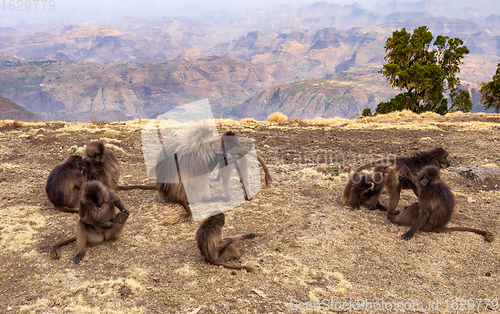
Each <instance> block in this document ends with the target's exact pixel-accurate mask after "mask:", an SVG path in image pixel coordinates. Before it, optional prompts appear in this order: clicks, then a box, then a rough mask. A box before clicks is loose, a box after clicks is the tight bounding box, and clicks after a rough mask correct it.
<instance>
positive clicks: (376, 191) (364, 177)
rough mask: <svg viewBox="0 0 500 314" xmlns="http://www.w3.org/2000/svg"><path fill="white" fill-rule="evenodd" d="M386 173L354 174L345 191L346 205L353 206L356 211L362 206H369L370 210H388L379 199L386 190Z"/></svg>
mask: <svg viewBox="0 0 500 314" xmlns="http://www.w3.org/2000/svg"><path fill="white" fill-rule="evenodd" d="M385 174H386V173H385V172H383V171H382V172H370V173H364V172H354V173H353V174H352V176H351V180H350V182H351V183H352V184H347V185H346V187H345V189H344V194H343V200H344V203H347V204H349V205H351V206H352V207H353V208H355V209H359V206H360V205H363V204H368V207H369V208H370V210H375V209H380V210H387V208H386V207H385V206H383V205H382V204H381V203H380V201H379V199H380V193H382V191H383V189H384V186H385V185H384V175H385Z"/></svg>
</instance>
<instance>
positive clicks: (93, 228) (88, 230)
mask: <svg viewBox="0 0 500 314" xmlns="http://www.w3.org/2000/svg"><path fill="white" fill-rule="evenodd" d="M115 206H116V207H118V208H119V210H120V211H119V212H118V213H116V210H115ZM78 214H79V215H80V220H79V221H78V222H77V225H76V237H72V238H69V239H67V240H62V241H60V242H58V243H56V244H54V245H53V246H52V248H51V249H50V253H49V254H50V257H51V258H53V259H58V258H59V257H60V252H59V251H58V249H59V247H61V246H63V245H66V244H68V243H71V242H73V241H75V240H76V246H77V248H78V253H77V254H76V256H75V257H74V258H73V261H74V262H75V264H78V263H79V262H80V261H81V260H82V259H83V257H84V256H85V252H86V247H87V245H88V244H97V243H101V242H103V241H107V240H114V239H117V238H118V237H120V235H121V233H122V232H123V228H124V227H125V222H126V220H127V218H128V216H129V212H128V210H127V209H125V206H124V205H123V203H122V201H121V199H120V197H119V196H118V195H117V194H116V193H115V192H114V191H113V190H111V189H109V188H108V187H106V186H105V185H104V184H103V183H102V182H100V181H91V182H86V183H84V184H83V186H82V190H81V192H80V208H79V210H78Z"/></svg>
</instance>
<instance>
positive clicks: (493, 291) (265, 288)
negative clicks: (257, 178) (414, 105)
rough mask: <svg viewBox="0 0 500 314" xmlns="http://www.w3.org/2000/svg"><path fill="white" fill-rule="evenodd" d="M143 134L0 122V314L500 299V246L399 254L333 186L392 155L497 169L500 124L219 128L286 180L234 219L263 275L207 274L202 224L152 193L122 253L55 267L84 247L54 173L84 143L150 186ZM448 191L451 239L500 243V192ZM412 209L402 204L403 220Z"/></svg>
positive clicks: (233, 229) (474, 187)
mask: <svg viewBox="0 0 500 314" xmlns="http://www.w3.org/2000/svg"><path fill="white" fill-rule="evenodd" d="M145 122H146V121H134V122H126V123H125V122H116V123H109V124H102V125H101V124H80V123H71V124H70V123H24V124H23V125H22V126H19V125H15V126H14V125H13V122H12V121H3V122H0V132H1V133H0V295H1V296H2V298H0V312H2V313H9V312H11V313H17V312H33V313H69V312H78V313H127V312H130V313H141V312H142V313H281V312H290V311H291V309H290V304H291V302H292V304H293V305H298V303H299V302H321V301H322V300H329V301H328V302H330V301H331V302H349V301H350V300H352V301H351V302H353V303H356V302H358V301H357V300H366V301H367V302H375V303H374V304H373V305H372V306H377V305H376V304H377V303H376V302H380V303H378V304H382V303H381V302H382V301H383V302H384V304H385V306H388V305H387V304H388V303H390V304H391V305H392V306H393V311H394V310H395V309H396V306H397V305H398V304H401V302H403V303H402V304H404V302H410V303H413V302H416V303H415V304H416V305H415V306H416V307H417V311H416V312H428V306H429V303H434V304H436V303H435V302H439V303H438V305H439V312H447V311H446V303H445V302H446V301H448V306H449V309H451V304H452V301H453V300H454V299H457V300H458V301H460V300H467V299H497V300H498V299H499V293H498V292H499V287H498V282H499V278H500V277H499V276H500V263H499V260H500V256H499V253H500V246H499V241H498V239H497V240H496V241H494V242H493V243H487V242H485V241H484V239H483V238H482V237H481V236H479V235H477V234H473V233H467V232H456V233H450V234H438V233H417V234H416V236H415V237H414V238H413V239H412V240H410V241H408V242H406V241H402V240H401V239H400V236H401V234H403V233H404V232H406V231H407V229H408V228H407V227H403V226H396V225H393V224H391V223H390V222H389V221H388V219H387V218H386V216H385V213H384V212H382V211H369V210H368V209H367V208H366V207H362V208H361V209H360V210H352V209H351V208H349V207H347V206H345V205H343V204H342V201H341V193H342V189H343V186H344V184H345V182H346V176H347V175H346V174H345V173H343V174H341V175H340V176H337V175H336V174H338V172H339V171H349V170H351V169H353V168H355V167H357V166H359V165H360V164H361V163H362V162H364V161H366V160H369V159H370V158H375V157H379V156H385V155H386V154H387V153H391V154H396V155H409V154H413V153H414V152H416V151H417V150H425V149H429V148H432V147H436V146H443V147H444V148H446V149H447V150H448V151H449V152H450V157H451V158H450V159H451V163H452V167H456V166H466V165H488V166H493V167H500V155H499V153H498V151H499V149H500V135H499V134H500V133H499V131H500V124H499V123H500V116H499V115H485V114H474V115H451V116H449V117H435V116H429V117H427V118H424V117H418V116H417V117H415V116H387V117H385V118H377V119H363V120H357V121H349V120H332V121H315V122H314V121H285V122H281V123H268V122H254V121H246V122H244V123H237V122H231V121H227V120H221V121H218V126H219V130H220V131H221V132H222V131H225V130H227V129H234V130H236V131H237V132H238V133H239V134H241V135H244V136H248V137H250V138H253V139H254V140H255V145H256V146H257V148H258V150H259V151H260V152H261V153H262V155H263V156H264V157H265V159H266V161H267V162H268V163H269V167H270V170H271V173H272V175H273V177H274V183H273V185H272V186H271V187H269V188H266V187H263V188H262V189H261V190H260V192H259V193H258V194H257V196H256V197H255V198H254V199H253V200H251V201H248V202H246V203H244V204H243V205H241V206H239V207H237V208H235V209H233V210H230V211H229V212H227V220H226V226H227V229H226V234H228V235H232V234H236V233H242V232H256V233H258V234H260V237H258V238H256V239H254V240H247V241H244V242H243V243H242V244H241V245H240V246H241V247H242V248H245V250H246V251H245V254H244V255H243V257H242V258H241V259H240V262H241V263H242V264H251V265H258V266H259V267H260V269H261V272H260V273H258V274H249V273H246V272H245V271H236V272H234V273H232V271H231V270H229V269H225V268H220V267H217V266H213V265H209V264H206V263H205V262H204V261H203V259H202V257H201V255H200V254H199V252H198V249H197V248H196V243H195V241H194V234H195V232H196V229H197V227H198V225H199V222H192V223H184V224H180V225H175V226H162V225H159V222H160V221H162V220H163V219H164V218H166V217H168V216H169V215H172V214H174V213H176V212H179V211H181V210H182V208H181V207H180V206H177V205H172V204H165V203H164V202H163V201H162V200H161V198H160V197H159V196H158V195H157V193H156V192H154V191H139V190H133V191H120V192H119V195H120V196H121V197H122V199H123V202H124V203H125V205H126V206H127V208H128V209H129V210H130V212H131V216H130V218H129V222H128V226H127V227H126V229H125V231H124V233H123V236H122V237H121V238H120V239H118V240H117V241H114V242H106V243H104V244H101V245H98V246H94V247H91V248H90V249H89V251H88V252H87V255H86V256H85V258H84V260H83V261H82V262H81V263H80V264H78V265H75V264H74V263H73V262H72V257H73V255H74V254H75V253H76V249H75V245H74V244H70V245H68V246H66V247H63V248H62V254H61V255H62V257H61V259H60V260H51V259H50V258H49V256H48V248H49V246H50V245H51V244H52V243H53V242H54V241H57V240H59V239H62V238H65V237H68V236H71V235H72V234H73V233H74V231H75V223H76V221H77V215H76V214H68V213H61V212H57V211H55V210H54V208H53V206H52V205H51V204H50V203H49V201H48V200H47V197H46V195H45V192H44V186H45V180H46V178H47V176H48V174H49V172H50V170H51V169H52V168H53V167H54V166H55V165H56V164H58V163H60V162H61V161H62V160H63V159H65V158H66V157H67V156H68V155H70V154H73V153H81V151H82V149H83V147H84V145H85V144H86V142H87V141H89V140H96V139H104V140H105V141H107V143H108V144H109V146H110V147H111V148H113V149H114V150H115V152H116V153H117V155H118V157H119V160H120V165H121V167H122V176H121V183H122V184H132V183H147V182H148V179H147V176H146V170H145V167H144V161H143V157H142V151H141V138H140V129H141V126H142V125H144V124H145ZM318 169H320V170H321V171H318ZM324 173H327V174H324ZM443 178H444V180H445V181H446V182H447V183H448V184H449V185H450V186H451V188H452V190H453V191H454V193H455V196H456V200H457V205H456V209H455V213H454V216H453V218H452V221H451V223H450V225H451V226H458V225H460V226H471V227H476V228H484V229H488V230H490V231H491V232H493V233H494V234H495V236H497V238H498V233H499V231H500V230H499V227H498V226H499V219H500V210H499V207H500V200H499V197H500V190H499V189H500V180H498V179H490V180H487V181H486V182H476V181H471V180H468V179H465V178H463V177H460V176H459V175H458V174H456V173H452V172H447V171H444V172H443ZM415 200H416V197H415V196H414V195H413V194H412V192H409V191H404V192H403V194H402V199H401V202H400V205H399V207H400V208H399V209H403V207H404V206H406V205H408V204H410V203H412V202H414V201H415ZM383 202H386V199H385V198H383ZM234 263H236V264H237V263H238V261H234ZM293 300H296V301H293ZM419 302H422V304H423V306H424V308H418V307H419ZM328 304H330V303H328ZM407 304H408V303H407ZM304 305H305V304H304ZM475 306H476V309H475V310H474V311H469V310H468V311H467V312H469V313H470V312H478V313H483V312H491V311H492V310H494V309H495V307H494V305H492V304H490V305H486V303H485V301H483V303H482V304H481V305H479V308H478V309H477V307H478V301H476V303H475ZM323 309H324V308H323ZM352 309H354V308H351V310H352ZM496 309H498V307H496ZM358 310H359V313H366V312H371V311H370V308H368V309H367V308H366V306H365V307H362V308H358ZM449 312H453V311H451V310H450V311H449Z"/></svg>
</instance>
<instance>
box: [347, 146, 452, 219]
mask: <svg viewBox="0 0 500 314" xmlns="http://www.w3.org/2000/svg"><path fill="white" fill-rule="evenodd" d="M425 166H436V167H438V168H447V167H449V166H450V162H449V161H448V152H446V150H444V149H443V148H440V147H439V148H434V149H431V150H428V151H423V152H417V153H416V154H415V155H414V156H410V157H396V158H394V159H389V158H384V159H380V160H377V161H374V162H371V163H368V164H366V165H364V166H361V167H360V168H358V169H357V170H356V172H361V171H362V170H365V169H368V168H375V171H376V172H381V171H382V172H386V171H387V169H386V167H389V173H388V175H387V176H386V177H385V178H384V186H385V190H386V191H387V193H388V194H389V206H388V213H389V214H398V213H399V211H396V207H397V206H398V203H399V198H400V195H401V190H402V189H405V190H406V189H413V192H415V195H416V193H417V190H416V188H415V187H414V186H411V185H410V184H407V183H403V182H402V181H400V180H399V175H400V174H404V175H406V176H408V177H410V179H412V180H413V179H414V178H415V177H416V176H417V175H418V173H419V171H420V170H421V169H422V168H424V167H425ZM351 184H352V180H349V182H348V185H351Z"/></svg>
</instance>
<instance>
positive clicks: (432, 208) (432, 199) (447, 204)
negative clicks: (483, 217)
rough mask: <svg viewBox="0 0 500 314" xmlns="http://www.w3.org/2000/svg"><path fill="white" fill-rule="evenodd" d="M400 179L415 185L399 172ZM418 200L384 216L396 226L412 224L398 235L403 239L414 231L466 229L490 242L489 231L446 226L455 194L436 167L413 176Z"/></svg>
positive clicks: (407, 237)
mask: <svg viewBox="0 0 500 314" xmlns="http://www.w3.org/2000/svg"><path fill="white" fill-rule="evenodd" d="M401 180H402V181H407V182H408V183H409V184H413V185H415V183H414V182H413V181H411V179H410V178H409V177H407V176H405V175H401ZM416 182H418V202H417V203H413V204H412V205H410V206H409V207H407V208H406V209H405V210H404V211H403V212H402V213H401V214H399V215H397V216H396V215H388V216H387V217H388V218H389V219H390V220H391V222H393V223H395V224H400V225H408V226H412V227H411V228H410V230H409V231H408V232H406V233H405V234H403V235H402V236H401V239H403V240H406V241H408V240H410V239H411V238H412V237H413V235H414V234H415V232H417V231H419V230H422V231H434V232H450V231H470V232H474V233H477V234H480V235H482V236H484V238H485V240H486V241H488V242H491V241H493V234H491V233H490V232H488V231H485V230H479V229H474V228H468V227H447V226H446V224H448V222H449V221H450V219H451V215H452V214H453V208H454V206H455V197H454V196H453V193H452V192H451V190H450V187H449V186H448V185H447V184H446V183H445V182H444V181H443V180H441V176H440V173H439V168H437V167H435V166H427V167H425V168H423V169H422V171H421V172H420V173H419V175H418V176H417V181H416Z"/></svg>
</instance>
